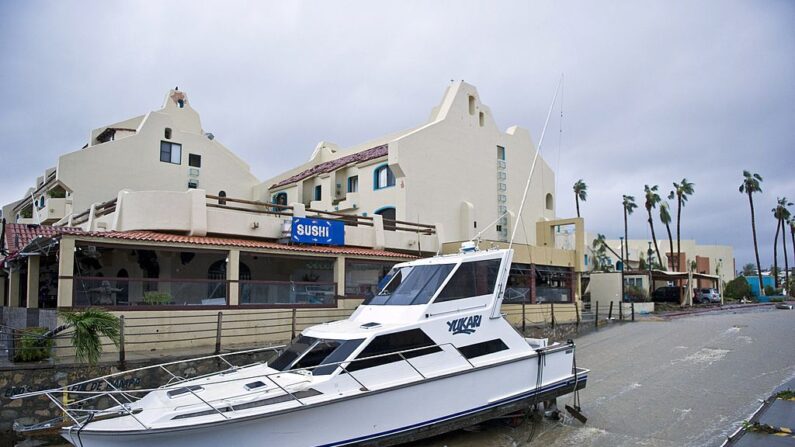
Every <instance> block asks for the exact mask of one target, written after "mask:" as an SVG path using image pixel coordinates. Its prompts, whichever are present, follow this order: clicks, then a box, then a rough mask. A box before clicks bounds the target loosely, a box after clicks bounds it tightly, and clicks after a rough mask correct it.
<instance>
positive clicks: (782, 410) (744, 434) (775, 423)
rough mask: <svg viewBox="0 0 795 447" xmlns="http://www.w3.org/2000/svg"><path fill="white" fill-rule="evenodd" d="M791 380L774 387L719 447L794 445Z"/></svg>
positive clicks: (794, 382)
mask: <svg viewBox="0 0 795 447" xmlns="http://www.w3.org/2000/svg"><path fill="white" fill-rule="evenodd" d="M793 427H795V379H792V380H790V381H789V382H787V383H785V384H784V385H782V386H780V387H778V388H777V389H776V390H775V391H774V392H773V395H772V396H770V397H769V398H767V399H766V400H765V402H764V403H763V404H762V406H761V407H759V409H758V410H756V413H754V414H753V416H751V419H750V420H749V421H748V422H747V423H745V424H743V427H741V428H740V429H739V430H737V432H735V433H734V434H733V435H731V436H729V438H728V439H727V440H726V442H724V443H723V446H722V447H778V446H782V447H784V446H790V447H791V446H795V434H793Z"/></svg>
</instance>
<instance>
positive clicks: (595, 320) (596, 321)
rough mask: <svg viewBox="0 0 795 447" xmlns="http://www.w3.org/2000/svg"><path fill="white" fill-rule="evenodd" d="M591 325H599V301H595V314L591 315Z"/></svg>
mask: <svg viewBox="0 0 795 447" xmlns="http://www.w3.org/2000/svg"><path fill="white" fill-rule="evenodd" d="M593 326H594V327H595V328H598V327H599V301H597V302H596V314H594V316H593Z"/></svg>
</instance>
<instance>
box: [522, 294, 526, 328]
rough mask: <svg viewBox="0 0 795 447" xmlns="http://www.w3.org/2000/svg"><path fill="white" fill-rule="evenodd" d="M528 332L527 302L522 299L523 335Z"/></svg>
mask: <svg viewBox="0 0 795 447" xmlns="http://www.w3.org/2000/svg"><path fill="white" fill-rule="evenodd" d="M526 331H527V318H526V317H525V300H524V298H522V335H524V333H525V332H526Z"/></svg>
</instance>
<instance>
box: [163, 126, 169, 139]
mask: <svg viewBox="0 0 795 447" xmlns="http://www.w3.org/2000/svg"><path fill="white" fill-rule="evenodd" d="M163 137H164V138H165V139H166V140H170V139H171V128H170V127H166V130H165V132H163Z"/></svg>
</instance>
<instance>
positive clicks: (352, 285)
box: [345, 259, 395, 298]
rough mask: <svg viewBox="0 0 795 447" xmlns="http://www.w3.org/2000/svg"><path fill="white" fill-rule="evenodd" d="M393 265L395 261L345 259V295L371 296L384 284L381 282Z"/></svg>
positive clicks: (353, 296) (356, 296)
mask: <svg viewBox="0 0 795 447" xmlns="http://www.w3.org/2000/svg"><path fill="white" fill-rule="evenodd" d="M394 265H395V262H381V261H360V260H354V259H345V296H346V297H350V298H371V297H373V296H374V295H375V294H376V293H377V292H378V291H379V290H380V289H381V288H382V287H383V286H384V284H381V282H382V281H383V279H384V277H386V274H387V273H389V270H390V269H391V268H392V267H393V266H394Z"/></svg>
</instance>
